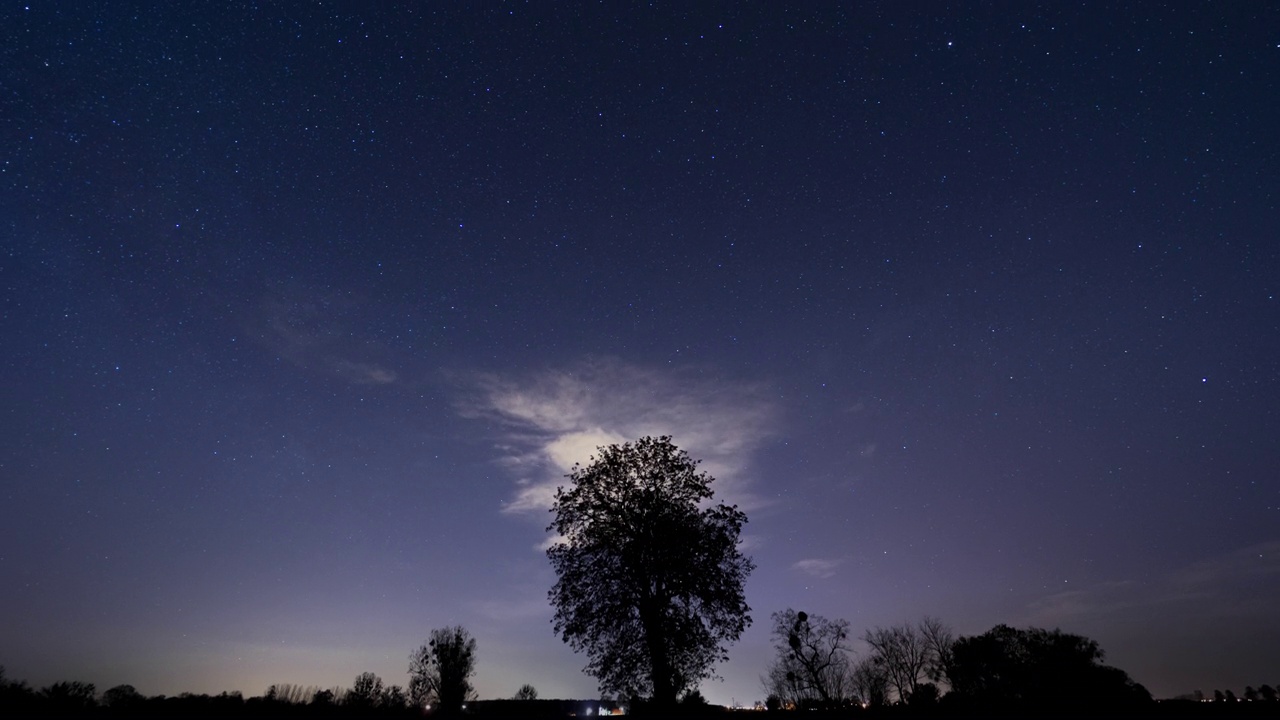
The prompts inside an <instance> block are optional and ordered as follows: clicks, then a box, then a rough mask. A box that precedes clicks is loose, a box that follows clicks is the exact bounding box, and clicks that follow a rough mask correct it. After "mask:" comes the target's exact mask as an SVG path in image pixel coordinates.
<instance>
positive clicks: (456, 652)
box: [409, 625, 476, 714]
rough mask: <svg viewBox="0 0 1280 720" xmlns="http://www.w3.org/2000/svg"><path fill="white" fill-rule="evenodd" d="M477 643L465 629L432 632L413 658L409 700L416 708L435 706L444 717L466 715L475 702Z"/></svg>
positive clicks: (410, 667) (449, 628)
mask: <svg viewBox="0 0 1280 720" xmlns="http://www.w3.org/2000/svg"><path fill="white" fill-rule="evenodd" d="M475 671H476V641H475V638H473V637H471V633H469V632H467V631H466V629H465V628H463V627H462V626H460V625H459V626H454V627H447V628H439V629H436V630H432V631H431V639H430V641H428V642H427V644H426V645H423V646H422V647H420V648H418V649H417V650H415V651H414V652H413V653H412V654H411V655H409V700H410V703H411V704H413V705H414V706H416V707H422V706H424V705H428V704H429V705H434V706H435V707H436V709H437V710H438V711H439V712H440V713H442V714H457V713H460V712H462V705H463V704H464V703H466V702H467V701H468V700H471V699H473V697H474V695H475V690H474V688H473V687H472V686H471V676H472V675H473V674H475Z"/></svg>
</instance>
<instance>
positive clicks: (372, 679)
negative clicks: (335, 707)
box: [343, 672, 382, 709]
mask: <svg viewBox="0 0 1280 720" xmlns="http://www.w3.org/2000/svg"><path fill="white" fill-rule="evenodd" d="M343 704H344V705H347V706H349V707H353V708H362V709H368V708H375V707H378V706H379V705H380V704H382V678H380V677H378V676H377V675H374V674H373V673H371V672H365V673H360V674H359V675H357V676H356V679H355V682H353V683H351V689H350V690H348V691H347V695H346V697H345V698H343Z"/></svg>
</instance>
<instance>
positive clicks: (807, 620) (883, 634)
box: [761, 609, 1153, 713]
mask: <svg viewBox="0 0 1280 720" xmlns="http://www.w3.org/2000/svg"><path fill="white" fill-rule="evenodd" d="M772 619H773V638H774V645H775V648H776V652H777V654H776V656H775V659H774V662H773V664H772V665H771V666H770V667H769V669H768V671H767V672H766V673H765V675H764V676H762V678H761V683H762V685H763V686H764V689H765V692H766V693H768V696H769V697H768V700H767V701H766V705H767V707H768V708H770V709H783V708H796V709H815V710H818V709H825V710H836V709H841V708H859V709H874V708H888V707H906V708H912V709H916V710H929V711H933V710H937V711H954V712H963V713H976V712H997V713H1005V712H1008V713H1042V712H1063V711H1071V712H1097V711H1108V712H1117V711H1126V712H1127V711H1140V710H1143V709H1144V708H1149V707H1150V706H1151V705H1152V702H1153V701H1152V698H1151V694H1150V693H1149V692H1148V691H1147V689H1146V688H1144V687H1143V686H1142V685H1140V684H1139V683H1137V682H1134V681H1133V680H1132V679H1131V678H1130V677H1129V675H1128V674H1127V673H1125V672H1124V671H1123V670H1120V669H1119V668H1115V667H1111V666H1108V665H1105V664H1104V663H1103V659H1104V657H1105V655H1104V653H1103V651H1102V648H1101V647H1099V645H1098V643H1097V642H1095V641H1093V640H1090V639H1088V638H1085V637H1082V636H1079V635H1072V634H1069V633H1064V632H1062V631H1060V630H1045V629H1041V628H1026V629H1018V628H1012V627H1009V626H1007V625H997V626H996V627H994V628H992V629H991V630H989V631H987V632H985V633H983V634H981V635H975V636H971V637H957V636H956V635H955V633H954V632H953V631H952V630H951V629H950V628H949V627H947V626H946V625H944V624H943V623H942V622H941V621H939V620H937V619H934V618H927V617H926V618H925V619H923V620H921V621H920V622H918V623H915V624H903V625H897V626H893V627H888V628H874V629H870V630H867V631H866V632H865V633H864V634H863V635H862V637H861V639H862V641H863V642H864V643H865V644H866V646H867V648H868V651H867V653H866V654H865V656H863V657H861V658H860V659H858V660H856V661H855V660H854V653H853V647H852V644H853V637H852V635H851V633H850V629H849V623H848V621H846V620H840V619H836V620H829V619H827V618H824V617H821V616H818V615H809V614H807V613H804V612H797V611H795V610H791V609H788V610H785V611H783V612H779V613H774V615H773V616H772Z"/></svg>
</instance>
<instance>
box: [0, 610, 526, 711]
mask: <svg viewBox="0 0 1280 720" xmlns="http://www.w3.org/2000/svg"><path fill="white" fill-rule="evenodd" d="M475 667H476V641H475V639H474V638H472V637H471V634H470V633H468V632H467V631H466V629H464V628H462V627H460V626H455V627H447V628H440V629H437V630H433V631H431V637H430V639H429V640H428V642H427V643H426V644H424V645H422V646H421V647H419V648H418V649H417V650H414V651H413V652H412V653H411V654H410V655H409V686H408V690H407V691H406V690H405V688H403V687H401V686H400V685H386V684H385V683H383V681H382V678H380V677H378V676H377V675H376V674H374V673H371V672H364V673H360V674H359V675H357V676H356V678H355V680H354V681H353V682H352V684H351V687H350V688H349V689H344V688H341V687H333V688H319V687H316V686H304V685H295V684H292V683H281V684H277V685H272V686H271V687H269V688H267V691H266V693H265V694H264V695H263V696H262V697H255V698H250V699H248V700H245V699H244V698H243V697H242V696H241V695H240V693H238V692H236V693H222V694H221V695H217V696H212V697H211V696H208V695H193V694H190V693H184V694H183V695H180V696H178V697H177V698H169V697H165V696H163V695H161V696H156V697H151V698H148V697H146V696H144V695H142V694H141V693H139V692H138V691H137V690H136V689H135V688H134V687H133V686H132V685H117V686H116V687H113V688H111V689H109V690H107V691H106V692H104V693H102V696H101V697H99V696H98V693H97V689H96V688H95V687H94V685H93V684H92V683H84V682H59V683H54V684H53V685H50V686H48V687H45V688H42V689H40V690H34V689H32V688H31V687H29V686H28V685H27V684H26V683H25V682H15V681H10V680H8V678H7V677H6V676H5V671H4V668H3V667H2V666H0V715H2V716H7V717H21V716H24V715H31V714H52V715H63V716H73V715H85V714H88V713H90V712H94V711H109V714H123V715H128V716H131V717H140V716H151V715H166V714H173V713H175V712H178V711H179V709H180V708H181V712H182V713H183V714H185V715H187V716H205V715H209V714H213V715H243V714H244V713H245V712H250V711H253V712H259V711H261V712H268V711H270V712H271V714H277V715H278V714H281V713H284V714H289V713H290V710H289V708H303V707H305V708H308V709H310V710H313V711H319V712H323V713H325V714H330V715H332V714H338V715H352V716H361V717H364V716H369V715H379V716H399V715H408V714H418V713H421V712H422V711H423V710H431V711H433V713H434V714H438V715H446V716H448V715H457V714H460V713H461V712H462V711H463V709H464V707H465V704H466V703H467V702H468V701H470V700H473V699H475V688H474V686H473V685H472V684H471V678H472V676H473V675H475ZM517 696H518V697H523V698H524V699H533V698H536V697H537V691H536V690H534V689H533V686H531V685H526V686H524V687H522V688H521V689H520V690H519V691H518V693H517ZM295 714H296V713H295Z"/></svg>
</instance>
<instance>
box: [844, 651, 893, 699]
mask: <svg viewBox="0 0 1280 720" xmlns="http://www.w3.org/2000/svg"><path fill="white" fill-rule="evenodd" d="M849 684H850V689H851V690H852V691H853V695H854V697H856V698H857V700H858V702H860V703H862V704H863V705H864V706H865V707H881V706H883V705H887V704H889V678H888V676H887V675H885V671H884V668H883V667H881V665H880V663H877V662H876V661H875V660H874V659H872V658H869V657H868V658H863V659H861V660H859V661H858V663H857V664H856V665H854V666H853V670H852V671H851V672H850V673H849Z"/></svg>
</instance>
